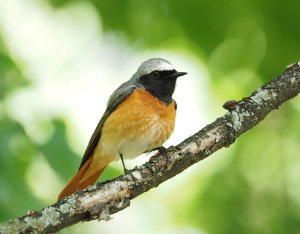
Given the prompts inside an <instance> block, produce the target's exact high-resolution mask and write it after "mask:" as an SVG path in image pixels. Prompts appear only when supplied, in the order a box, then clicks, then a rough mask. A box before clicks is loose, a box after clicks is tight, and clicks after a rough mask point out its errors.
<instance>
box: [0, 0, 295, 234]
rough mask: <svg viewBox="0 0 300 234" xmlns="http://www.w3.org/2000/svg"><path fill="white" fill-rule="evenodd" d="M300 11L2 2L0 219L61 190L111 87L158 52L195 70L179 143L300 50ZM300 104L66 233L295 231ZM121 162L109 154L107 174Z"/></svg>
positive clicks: (290, 1)
mask: <svg viewBox="0 0 300 234" xmlns="http://www.w3.org/2000/svg"><path fill="white" fill-rule="evenodd" d="M299 9H300V1H296V0H286V1H281V2H280V1H268V0H252V1H246V0H240V1H226V2H220V1H208V0H200V1H196V0H194V1H192V0H187V1H176V0H172V1H171V0H168V1H162V0H159V1H158V0H153V1H137V0H126V1H125V0H122V1H121V0H113V1H108V0H97V1H96V0H86V1H78V0H52V1H44V0H26V1H24V0H0V133H1V134H0V221H5V220H8V219H11V218H15V217H17V216H21V215H23V214H24V213H26V211H27V210H30V209H33V210H39V209H41V208H42V207H43V206H44V205H48V204H51V203H53V202H55V201H56V198H57V194H58V193H59V191H60V190H61V189H62V188H63V186H64V185H65V184H66V183H67V181H68V180H69V179H70V178H71V176H72V175H73V174H74V173H75V171H76V170H77V167H78V166H79V163H80V157H81V155H82V153H83V151H84V149H85V146H86V144H87V142H88V140H89V137H90V135H91V134H92V132H93V130H94V127H95V126H96V124H97V122H98V120H99V118H100V116H101V114H102V113H103V111H104V108H105V103H106V101H107V99H108V96H109V94H110V93H111V92H112V91H113V90H114V89H115V88H116V87H117V86H118V85H119V84H120V83H122V82H124V81H125V80H127V79H129V78H130V76H131V75H132V74H133V73H134V72H135V70H136V68H137V66H138V65H139V64H140V63H141V62H142V61H144V60H146V59H147V58H150V57H163V58H166V59H168V60H169V61H170V62H171V63H173V64H174V66H175V67H178V70H182V71H186V72H188V73H189V75H188V76H186V77H185V78H182V79H180V80H179V82H178V85H177V89H176V93H175V99H176V101H177V103H178V118H177V122H176V129H175V133H174V135H173V137H172V138H171V139H170V141H168V143H167V144H166V145H170V144H177V143H179V142H180V141H182V140H184V139H185V138H186V137H188V136H189V135H191V134H193V133H194V132H196V131H197V130H199V129H200V128H201V127H203V126H205V125H206V124H208V123H210V122H211V121H213V120H214V119H215V118H217V117H218V116H220V115H222V114H224V113H225V110H223V109H222V108H221V106H222V104H223V103H224V102H225V101H227V100H229V99H237V100H239V99H241V98H242V97H245V96H247V95H249V94H250V93H251V92H252V91H254V90H255V89H256V88H258V87H259V86H260V85H262V84H263V83H264V82H266V81H268V80H270V79H271V78H273V77H274V76H275V75H278V74H280V73H281V72H282V71H283V70H284V69H285V66H286V65H288V64H290V63H293V62H297V61H298V60H299V51H300V43H299V42H300V24H299V22H300V21H299ZM299 104H300V99H299V98H295V99H294V100H292V101H290V102H289V103H287V104H285V105H284V106H283V107H282V108H280V109H279V110H278V111H275V112H273V113H271V114H270V115H269V116H268V117H267V118H266V119H265V120H264V121H263V123H261V124H259V125H258V126H257V127H255V128H254V129H252V130H251V131H250V132H248V133H246V134H244V135H243V136H241V137H240V138H239V139H238V140H237V141H236V142H235V144H234V145H233V146H231V147H230V148H228V149H222V150H220V151H219V152H217V153H216V154H214V155H213V156H211V157H209V158H208V159H206V160H204V161H202V162H200V163H199V164H198V165H195V166H193V167H192V168H189V169H188V170H186V171H185V172H183V173H182V174H180V175H179V176H177V177H176V178H174V179H171V180H169V181H167V182H166V183H164V184H163V185H161V186H160V187H159V188H158V189H154V190H151V191H149V192H148V193H147V194H144V195H142V196H141V197H139V198H137V199H135V200H134V201H133V202H132V204H131V207H130V208H128V209H126V210H124V211H122V212H120V213H118V214H116V215H114V216H113V217H114V219H113V220H111V221H109V222H96V221H95V222H91V223H85V224H78V225H75V226H73V227H70V228H67V229H65V230H63V231H61V233H117V232H118V231H119V232H122V234H126V233H143V234H144V233H145V234H148V233H149V234H150V233H159V234H167V233H172V234H173V233H186V234H203V233H208V234H227V233H228V234H233V233H238V234H241V233H243V234H247V233H249V234H250V233H251V234H253V233H255V234H256V233H257V234H264V233H272V234H281V233H289V234H293V233H300V181H299V178H300V157H299V156H300V155H299V152H300V144H299V138H300V126H299V118H300V108H299ZM148 157H149V156H147V155H146V156H142V157H140V159H137V160H134V161H132V162H128V164H129V165H130V166H131V167H133V166H134V165H137V164H141V163H142V162H144V161H145V160H147V158H148ZM121 173H122V170H121V166H120V164H119V163H118V162H117V163H114V164H113V165H112V166H110V167H109V169H107V171H106V172H105V174H104V176H103V177H102V178H101V179H102V180H105V179H107V178H112V177H114V176H117V175H119V174H121Z"/></svg>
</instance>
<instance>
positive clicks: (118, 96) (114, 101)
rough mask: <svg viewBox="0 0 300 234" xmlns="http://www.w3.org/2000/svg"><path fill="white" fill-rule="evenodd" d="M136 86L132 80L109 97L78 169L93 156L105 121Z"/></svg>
mask: <svg viewBox="0 0 300 234" xmlns="http://www.w3.org/2000/svg"><path fill="white" fill-rule="evenodd" d="M136 88H137V86H136V85H135V84H133V80H129V81H127V82H125V83H123V84H122V85H121V86H120V87H119V88H117V89H116V90H115V92H114V93H113V94H112V95H111V96H110V98H109V100H108V104H107V108H106V110H105V112H104V114H103V116H102V118H101V119H100V121H99V122H98V125H97V127H96V129H95V130H94V133H93V135H92V137H91V139H90V141H89V144H88V146H87V148H86V150H85V152H84V155H83V158H82V161H81V164H80V167H79V169H80V168H81V167H82V166H83V165H84V163H85V162H86V161H87V160H88V158H89V157H90V156H91V155H92V154H93V151H94V149H95V147H96V146H97V144H98V142H99V139H100V137H101V130H102V127H103V124H104V123H105V120H106V119H107V118H108V116H110V114H111V113H113V112H114V111H115V109H116V108H117V107H118V106H119V105H120V103H122V102H123V101H124V100H125V99H126V98H127V97H128V96H129V95H130V94H131V93H132V92H133V91H134V90H135V89H136Z"/></svg>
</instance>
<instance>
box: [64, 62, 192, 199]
mask: <svg viewBox="0 0 300 234" xmlns="http://www.w3.org/2000/svg"><path fill="white" fill-rule="evenodd" d="M186 74H187V73H186V72H178V71H176V70H175V68H174V67H173V65H172V64H171V63H170V62H168V61H167V60H164V59H161V58H152V59H149V60H147V61H145V62H143V63H142V64H141V65H140V66H139V68H138V70H137V72H136V73H135V74H134V75H133V76H132V78H131V79H130V80H128V81H127V82H125V83H123V84H122V85H121V86H120V87H119V88H117V89H116V90H115V91H114V92H113V94H112V95H111V96H110V98H109V101H108V104H107V108H106V110H105V112H104V114H103V116H102V118H101V119H100V121H99V123H98V125H97V127H96V129H95V131H94V133H93V135H92V137H91V139H90V141H89V144H88V146H87V148H86V150H85V153H84V155H83V158H82V161H81V164H80V167H79V170H78V172H77V174H76V175H75V176H74V177H73V178H72V179H71V181H70V182H69V183H68V184H67V186H66V187H65V188H64V189H63V191H62V192H61V193H60V194H59V196H58V199H63V198H64V197H66V196H69V195H71V194H72V193H75V192H77V191H79V190H82V189H85V188H86V187H88V186H89V185H92V184H94V183H95V182H96V181H97V179H98V178H99V176H100V175H101V173H102V172H103V171H104V169H105V168H106V167H107V165H108V164H109V163H111V162H112V161H115V160H118V159H119V158H120V159H121V160H122V164H123V167H124V172H125V173H126V172H128V171H127V169H126V167H125V164H124V159H130V158H135V157H137V156H139V155H140V154H142V153H144V152H148V151H151V150H153V149H156V148H158V147H160V146H162V144H163V143H164V142H165V141H166V140H167V139H168V138H169V137H170V135H171V133H172V132H173V130H174V124H175V115H176V108H177V106H176V102H175V101H174V99H173V98H172V95H173V93H174V90H175V85H176V81H177V78H178V77H179V76H183V75H186Z"/></svg>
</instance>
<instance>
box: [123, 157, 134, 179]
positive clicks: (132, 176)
mask: <svg viewBox="0 0 300 234" xmlns="http://www.w3.org/2000/svg"><path fill="white" fill-rule="evenodd" d="M119 155H120V158H121V161H122V165H123V170H124V174H125V175H126V174H130V176H131V178H132V180H134V181H136V178H135V177H134V175H133V174H132V172H131V171H130V170H128V169H127V168H126V167H125V163H124V158H123V154H119Z"/></svg>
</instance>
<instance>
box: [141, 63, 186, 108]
mask: <svg viewBox="0 0 300 234" xmlns="http://www.w3.org/2000/svg"><path fill="white" fill-rule="evenodd" d="M186 74H187V73H186V72H178V71H177V70H176V69H175V68H174V67H173V65H172V64H171V63H170V62H168V61H167V60H165V59H161V58H152V59H149V60H147V61H145V62H143V63H142V64H141V65H140V66H139V68H138V70H137V72H136V74H135V77H136V78H137V81H138V82H139V83H140V84H141V85H142V87H143V88H144V89H145V90H147V91H148V92H150V93H151V94H152V95H153V96H155V97H157V98H158V99H160V100H162V101H164V102H165V103H166V104H167V105H169V104H170V103H171V101H172V95H173V93H174V90H175V86H176V81H177V78H178V77H179V76H183V75H186Z"/></svg>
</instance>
